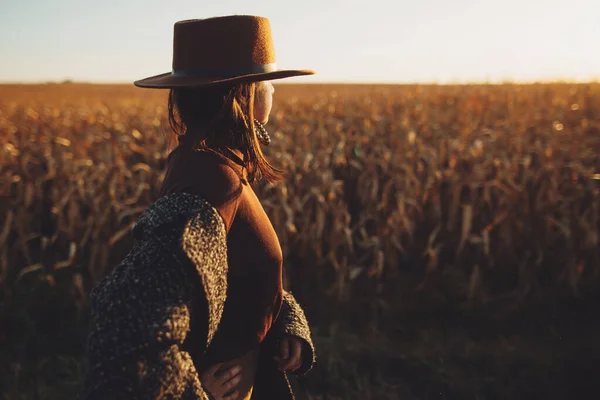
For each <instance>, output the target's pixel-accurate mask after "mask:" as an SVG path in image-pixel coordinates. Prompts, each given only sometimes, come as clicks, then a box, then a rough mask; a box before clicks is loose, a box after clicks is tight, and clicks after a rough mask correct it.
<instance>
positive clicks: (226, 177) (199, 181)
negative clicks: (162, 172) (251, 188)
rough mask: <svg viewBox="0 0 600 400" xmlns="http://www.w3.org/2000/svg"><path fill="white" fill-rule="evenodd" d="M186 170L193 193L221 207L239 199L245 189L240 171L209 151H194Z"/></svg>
mask: <svg viewBox="0 0 600 400" xmlns="http://www.w3.org/2000/svg"><path fill="white" fill-rule="evenodd" d="M188 161H189V162H188V163H187V164H188V165H187V167H188V168H186V169H187V170H188V171H187V174H189V178H190V183H191V184H190V186H191V189H192V191H193V192H195V193H197V194H200V195H202V196H203V197H205V198H206V199H207V200H208V201H209V202H211V203H212V204H213V205H216V206H219V205H221V204H224V203H227V202H229V201H231V200H233V199H235V198H237V197H238V196H239V195H240V194H241V192H242V188H243V182H242V177H241V173H240V171H238V170H236V168H235V167H234V166H232V165H231V164H230V163H229V162H228V161H227V160H226V159H225V158H224V157H223V156H220V155H218V154H215V153H213V152H209V151H200V150H193V151H192V152H191V154H190V156H189V159H188Z"/></svg>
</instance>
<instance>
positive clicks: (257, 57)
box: [134, 15, 315, 89]
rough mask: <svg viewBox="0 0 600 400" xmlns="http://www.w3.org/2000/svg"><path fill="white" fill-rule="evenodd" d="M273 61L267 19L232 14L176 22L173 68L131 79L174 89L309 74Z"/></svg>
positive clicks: (148, 84) (310, 73)
mask: <svg viewBox="0 0 600 400" xmlns="http://www.w3.org/2000/svg"><path fill="white" fill-rule="evenodd" d="M314 73H315V72H314V71H311V70H281V69H277V67H276V65H275V51H274V48H273V38H272V37H271V24H270V22H269V20H268V19H267V18H264V17H256V16H252V15H232V16H226V17H215V18H207V19H192V20H186V21H179V22H176V23H175V27H174V34H173V70H172V71H171V72H167V73H164V74H160V75H156V76H151V77H149V78H145V79H141V80H138V81H135V82H134V85H136V86H139V87H143V88H157V89H161V88H173V87H183V86H204V85H210V84H218V83H223V84H224V83H227V84H237V83H240V82H255V81H266V80H272V79H281V78H288V77H291V76H300V75H312V74H314Z"/></svg>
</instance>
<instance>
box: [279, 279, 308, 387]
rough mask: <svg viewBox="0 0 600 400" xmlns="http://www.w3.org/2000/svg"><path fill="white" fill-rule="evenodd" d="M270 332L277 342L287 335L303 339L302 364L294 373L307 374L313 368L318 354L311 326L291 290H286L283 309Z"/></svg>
mask: <svg viewBox="0 0 600 400" xmlns="http://www.w3.org/2000/svg"><path fill="white" fill-rule="evenodd" d="M270 333H272V334H273V337H272V338H271V340H272V342H274V343H275V344H276V343H279V341H280V340H281V339H282V338H283V337H284V336H286V335H290V336H296V337H298V338H299V339H301V340H302V365H301V366H300V368H299V369H298V370H296V371H294V374H297V375H305V374H306V373H308V372H309V371H310V370H311V369H312V367H313V365H314V363H315V361H316V354H315V347H314V345H313V342H312V339H311V334H310V327H309V325H308V320H307V319H306V316H305V315H304V310H302V307H300V304H298V302H297V301H296V299H295V298H294V296H293V295H292V294H291V293H290V292H287V291H285V290H284V293H283V303H282V305H281V311H280V312H279V315H278V316H277V319H276V320H275V322H274V324H273V329H272V331H271V332H270Z"/></svg>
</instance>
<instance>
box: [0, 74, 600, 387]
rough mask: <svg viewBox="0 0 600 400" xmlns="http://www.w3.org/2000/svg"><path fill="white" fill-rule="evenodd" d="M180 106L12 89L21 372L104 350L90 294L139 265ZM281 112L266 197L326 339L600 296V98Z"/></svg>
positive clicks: (6, 280) (356, 103)
mask: <svg viewBox="0 0 600 400" xmlns="http://www.w3.org/2000/svg"><path fill="white" fill-rule="evenodd" d="M165 95H166V93H165V92H161V91H143V90H140V89H136V88H133V87H125V86H88V85H40V86H2V87H0V199H2V201H1V203H0V307H1V308H0V343H2V342H5V343H10V344H11V346H10V351H6V354H9V356H10V357H9V359H11V360H19V362H20V363H24V364H27V363H28V365H29V364H31V363H33V362H34V361H35V360H37V359H39V354H38V355H35V354H37V353H36V352H38V353H44V352H45V353H48V354H51V355H52V354H56V353H57V352H60V351H63V350H64V349H63V348H62V347H61V345H59V344H57V343H58V342H57V341H59V339H60V337H63V336H65V335H67V336H68V335H74V336H77V337H81V336H82V335H85V321H86V312H87V303H86V302H87V293H88V291H89V290H90V288H91V286H92V285H93V283H94V282H95V281H96V280H97V279H98V278H99V277H101V276H103V274H105V273H106V272H107V269H108V268H110V267H111V266H112V265H114V263H115V262H117V261H118V260H119V259H120V258H121V257H122V256H123V255H124V254H125V252H126V251H127V249H128V247H129V245H130V244H131V240H132V238H131V237H130V235H129V231H130V229H131V226H132V224H133V223H134V221H135V218H136V216H137V215H138V214H139V213H140V212H141V211H142V210H143V208H144V207H146V206H147V205H148V204H150V203H151V202H152V201H153V200H154V199H155V197H156V194H157V191H158V187H159V184H160V182H161V179H162V177H163V171H164V170H163V169H164V165H165V161H166V156H167V154H168V153H167V149H166V146H165V142H164V140H163V134H164V133H165V132H167V131H168V123H167V119H166V96H165ZM276 98H277V99H276V104H275V105H274V111H273V114H272V117H271V122H270V123H269V124H268V129H269V131H270V133H271V135H272V137H273V144H272V146H270V147H269V148H268V151H267V154H268V155H269V156H270V158H271V159H272V160H273V161H274V162H275V163H276V164H279V165H280V166H282V167H283V168H284V169H285V170H286V171H287V177H286V181H285V184H283V185H279V186H270V185H259V186H258V187H257V191H258V192H259V196H260V197H261V199H262V201H263V205H264V207H265V209H266V211H267V213H268V214H269V216H270V218H271V219H272V221H273V224H274V226H275V228H276V230H277V232H278V235H279V237H280V240H281V243H282V247H283V251H284V255H285V259H286V279H287V280H288V283H289V285H290V286H291V287H292V288H294V291H295V294H297V296H298V297H299V298H300V299H301V301H302V302H303V304H305V306H306V309H307V312H308V314H309V315H310V316H311V321H312V322H314V323H315V325H317V326H322V327H328V328H327V329H331V327H332V326H333V327H336V326H338V327H339V329H340V330H342V329H344V328H343V327H347V326H360V327H361V328H360V329H356V334H357V335H359V336H358V337H360V338H364V337H365V336H364V335H368V334H369V332H378V331H383V332H393V330H394V329H395V328H396V327H395V322H396V321H397V320H396V319H395V318H396V317H397V316H399V315H404V314H406V313H410V312H413V311H416V310H419V311H423V310H436V309H441V308H443V309H452V310H463V312H464V311H465V310H471V311H470V312H479V313H482V314H485V313H488V314H493V315H497V314H498V315H499V314H502V315H506V316H510V315H514V314H515V313H516V312H517V311H518V310H520V309H522V308H523V307H525V306H526V305H529V304H546V303H545V302H547V301H549V300H552V301H554V299H557V298H561V299H562V298H564V299H573V298H575V299H576V298H586V296H588V295H589V294H590V293H595V292H597V290H598V277H599V273H600V253H599V251H598V248H599V247H598V234H599V232H600V217H599V207H600V202H599V198H598V197H599V193H600V159H599V156H598V154H599V153H600V85H597V84H594V85H569V84H556V85H530V86H518V85H501V86H462V87H452V86H340V85H337V86H328V85H311V86H295V85H289V86H285V85H278V86H277V92H276ZM323 304H328V307H323V306H322V305H323ZM74 321H77V322H74ZM65 332H68V334H66V333H65ZM327 332H328V333H326V334H323V336H322V337H323V341H324V343H325V344H324V348H326V349H330V348H332V347H328V346H329V345H328V344H327V340H329V339H327V338H330V337H331V336H332V334H331V331H327ZM433 332H435V330H434V331H433ZM40 337H44V338H45V339H44V340H42V341H40ZM334 337H335V335H334ZM361 340H362V339H361ZM32 341H33V342H36V343H38V344H37V346H38V347H39V348H38V347H35V346H34V347H35V349H33V348H32V347H31V343H32ZM78 343H79V342H78ZM65 346H66V345H65ZM79 346H81V343H79ZM490 346H492V345H490ZM493 346H495V345H493ZM493 346H492V347H493ZM0 347H1V346H0ZM66 347H68V346H66ZM496 347H497V346H496ZM496 347H494V348H496ZM7 348H8V347H7ZM407 351H408V350H406V349H404V350H398V352H397V353H395V354H406V353H407ZM328 352H330V351H329V350H326V354H327V353H328ZM403 352H404V353H403ZM334 353H335V350H331V354H330V355H331V356H330V357H329V358H330V359H332V360H334V361H333V362H335V360H336V357H337V356H336V355H335V354H334ZM32 354H33V355H32ZM415 354H416V353H415ZM419 354H420V353H419ZM453 354H454V353H453ZM540 354H541V353H540ZM338 356H339V357H340V358H343V357H345V356H347V354H346V355H343V356H342V355H338ZM488 356H489V357H495V356H494V355H493V354H491V353H490V354H488ZM28 357H29V358H31V359H29V358H28ZM415 357H417V358H418V357H421V359H427V358H428V357H432V356H431V354H429V355H427V354H420V355H416V356H415ZM465 357H466V358H468V356H465ZM363 361H364V360H363ZM361 362H362V361H361ZM15 365H20V364H19V363H16V364H15V363H12V364H10V366H9V365H7V367H9V368H13V369H12V370H11V371H10V374H9V375H10V376H12V377H14V376H17V375H18V373H17V372H15V371H14V368H16V367H15ZM65 365H66V366H65V368H66V369H68V370H69V371H72V370H71V369H69V368H70V367H68V365H78V364H77V363H76V362H75V363H74V364H73V363H70V361H69V362H65ZM348 365H349V364H348ZM355 365H360V364H359V363H357V364H355ZM40 368H42V367H40ZM457 368H459V367H457ZM7 370H8V369H5V371H7ZM458 370H460V368H459V369H458ZM327 371H328V372H325V371H324V372H323V373H324V374H325V373H326V374H329V375H328V376H331V377H332V379H334V380H335V379H342V378H341V377H342V376H345V378H344V379H346V382H353V385H354V386H352V388H348V390H347V391H346V392H345V393H346V395H348V393H354V392H352V391H353V390H354V391H355V392H356V393H362V395H363V396H365V393H371V392H368V391H367V389H364V388H365V387H368V388H372V387H371V386H369V382H370V383H371V384H372V383H373V382H378V380H382V379H383V381H382V382H386V383H385V384H382V386H380V387H381V392H377V393H371V394H370V395H369V396H371V398H394V397H393V396H392V395H391V394H390V393H399V392H398V391H400V392H401V391H402V390H404V389H402V388H401V386H402V385H403V384H402V383H397V382H396V383H393V382H392V383H390V382H391V381H389V379H388V380H386V379H387V378H385V377H384V375H385V374H384V375H381V376H371V377H367V376H363V375H360V374H359V375H356V376H355V377H354V378H349V377H348V376H347V375H343V374H342V372H340V374H341V375H335V376H333V375H331V374H332V372H331V371H335V369H334V367H333V366H332V367H331V369H329V370H327ZM348 371H349V370H346V371H345V372H344V374H347V373H348ZM67 375H68V376H71V377H72V376H78V375H77V373H73V374H71V373H68V374H67ZM31 376H32V377H34V376H37V375H35V373H31ZM358 376H363V378H364V379H366V381H365V382H362V381H361V379H359V378H357V377H358ZM436 376H437V375H436ZM31 379H34V378H31ZM35 379H37V378H35ZM73 379H75V382H77V378H73ZM432 379H433V378H432ZM435 379H437V381H438V382H441V381H443V380H440V379H441V378H439V377H438V378H435ZM457 379H459V378H457ZM461 379H462V378H461ZM392 381H393V379H392ZM361 382H362V383H361ZM40 385H43V384H42V383H40ZM75 385H76V383H75ZM365 385H366V386H365ZM361 387H362V388H363V389H364V390H363V389H360V388H361ZM368 390H371V389H368ZM389 390H392V392H390V393H387V391H389ZM406 390H408V389H406ZM409 392H410V391H408V392H407V393H409ZM386 393H387V394H386ZM410 393H412V392H410ZM460 393H463V392H460ZM464 393H466V392H464ZM356 395H357V396H358V394H356ZM471 395H473V393H471V394H469V395H468V396H471ZM386 396H387V397H386ZM390 396H392V397H390ZM50 397H52V396H50ZM351 397H353V396H351ZM351 397H348V398H351ZM11 398H18V397H11ZM315 398H317V397H315ZM331 398H334V397H331ZM365 398H368V396H367V397H365ZM448 398H451V397H448ZM465 398H466V397H465ZM484 398H488V397H484Z"/></svg>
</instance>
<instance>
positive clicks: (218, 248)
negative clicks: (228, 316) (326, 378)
mask: <svg viewBox="0 0 600 400" xmlns="http://www.w3.org/2000/svg"><path fill="white" fill-rule="evenodd" d="M133 235H134V237H135V238H136V243H135V245H134V247H133V248H132V250H131V251H130V252H129V254H128V255H127V256H126V257H125V258H124V259H123V261H122V262H121V263H119V264H118V265H117V266H116V267H115V268H114V269H113V270H112V271H111V272H110V273H109V274H108V275H107V276H106V277H105V278H103V279H102V280H100V281H99V282H98V283H97V285H96V286H95V287H94V288H93V290H92V292H91V293H90V299H91V323H90V334H89V338H88V370H89V371H88V373H87V376H86V379H85V383H84V388H83V390H82V392H81V394H80V398H81V399H85V400H96V399H182V400H192V399H193V400H205V399H206V400H208V399H209V397H208V395H207V393H206V392H205V390H204V389H203V387H202V384H201V382H200V379H199V376H198V373H197V371H196V368H195V366H194V363H193V361H192V358H191V357H190V354H189V353H188V352H187V351H186V348H185V345H184V342H185V339H186V336H187V334H188V332H189V330H190V321H191V319H190V316H191V315H197V313H196V312H194V311H195V310H194V309H193V307H204V308H205V312H204V315H207V321H206V334H205V339H206V340H205V341H206V346H208V345H209V344H210V342H211V340H212V338H213V336H214V334H215V332H216V330H217V329H218V326H219V321H220V319H221V315H222V314H223V307H224V303H225V299H226V294H227V270H228V266H227V245H226V233H225V226H224V224H223V220H222V219H221V217H220V216H219V214H218V212H217V211H216V210H215V209H214V208H213V207H212V206H211V205H210V204H209V203H208V202H207V201H205V200H204V199H203V198H201V197H199V196H197V195H193V194H189V193H177V194H172V195H168V196H165V197H162V198H160V199H159V200H157V201H156V202H155V203H154V204H153V205H151V206H150V207H149V208H147V209H146V210H145V211H144V212H143V213H142V214H141V215H140V217H139V219H138V220H137V222H136V225H135V226H134V228H133ZM198 297H201V298H203V299H204V300H205V301H204V302H198V301H193V300H194V299H197V298H198ZM285 334H287V335H294V336H297V337H299V338H301V339H302V341H303V344H304V346H303V355H304V358H303V365H302V367H301V368H300V370H298V371H296V373H299V374H305V373H306V372H308V371H309V370H310V369H311V368H312V365H313V363H314V361H315V353H314V347H313V345H312V341H311V338H310V330H309V327H308V323H307V321H306V318H305V316H304V312H303V311H302V309H301V308H300V306H299V305H298V303H297V302H296V301H295V300H294V298H293V296H292V295H291V294H290V293H287V292H285V293H284V299H283V305H282V308H281V310H280V312H279V315H278V317H277V318H276V320H275V322H274V324H273V326H272V327H271V330H270V331H269V334H268V335H267V337H266V338H265V340H264V341H263V343H262V344H261V349H262V348H263V346H265V350H266V351H262V350H261V360H260V361H259V369H258V371H257V377H256V383H255V390H254V393H253V396H252V398H253V399H263V398H264V399H266V398H275V399H293V398H294V397H293V394H292V392H291V389H290V386H289V382H288V380H287V376H286V374H285V373H283V372H281V371H278V370H277V368H276V365H275V363H274V361H273V360H272V359H271V357H270V356H271V355H272V354H273V353H274V348H275V345H276V342H277V341H278V340H279V339H280V338H281V337H283V335H285ZM274 396H275V397H274Z"/></svg>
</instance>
